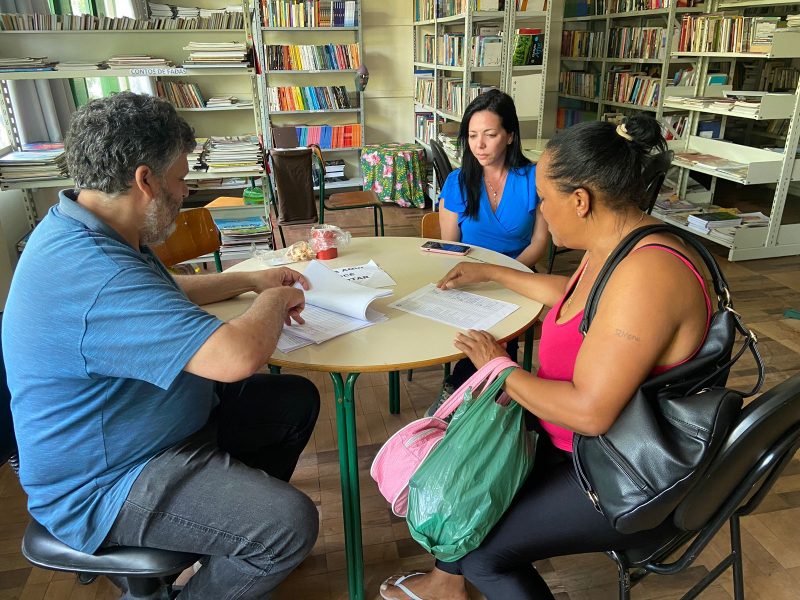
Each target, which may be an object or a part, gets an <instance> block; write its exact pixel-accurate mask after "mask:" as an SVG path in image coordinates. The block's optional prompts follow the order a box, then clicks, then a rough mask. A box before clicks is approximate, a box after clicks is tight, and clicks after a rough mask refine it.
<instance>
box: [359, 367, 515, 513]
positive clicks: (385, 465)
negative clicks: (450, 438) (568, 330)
mask: <svg viewBox="0 0 800 600" xmlns="http://www.w3.org/2000/svg"><path fill="white" fill-rule="evenodd" d="M515 366H517V363H515V362H514V361H513V360H511V359H510V358H509V357H507V356H502V357H499V358H495V359H493V360H491V361H489V362H488V363H486V364H485V365H484V366H483V367H481V368H480V369H479V370H478V371H477V372H476V373H475V374H474V375H473V376H472V377H470V378H469V379H467V381H465V382H464V385H462V386H461V387H460V388H458V389H457V390H456V391H455V392H453V394H452V395H451V396H450V397H449V398H448V399H447V400H445V401H444V402H443V403H442V405H441V406H440V407H439V408H438V410H437V411H436V412H435V413H434V415H433V416H432V417H425V418H422V419H417V420H416V421H412V422H411V423H409V424H408V425H406V426H405V427H403V428H402V429H400V430H399V431H398V432H397V433H395V434H394V435H393V436H392V437H390V438H389V439H388V440H386V443H385V444H384V445H383V446H382V447H381V449H380V450H379V451H378V454H377V455H376V456H375V460H374V461H372V467H370V470H369V474H370V475H371V476H372V478H373V479H374V480H375V482H376V483H377V484H378V489H379V490H380V492H381V494H382V495H383V497H384V498H386V500H388V501H389V504H391V505H392V512H393V513H394V514H395V515H397V516H398V517H405V516H406V513H407V512H408V482H409V481H410V480H411V477H412V475H414V472H415V471H416V470H417V468H418V467H419V465H420V464H422V461H424V460H425V458H426V457H427V456H428V455H429V454H430V453H431V451H432V450H433V449H434V448H435V447H436V444H438V443H439V442H440V441H441V439H442V438H443V437H444V432H445V430H446V429H447V425H448V423H447V421H445V419H446V418H447V417H448V416H449V415H451V414H452V413H453V412H455V410H456V409H457V408H458V407H459V405H460V404H461V401H462V400H463V399H464V394H465V393H466V391H467V389H472V390H473V392H474V391H475V390H477V389H478V388H479V387H486V386H488V385H489V384H491V383H492V381H494V379H495V378H496V377H497V376H498V375H499V374H500V373H502V372H503V370H505V369H507V368H508V367H515ZM507 401H508V397H507V396H506V395H505V393H503V395H502V396H501V398H500V399H499V400H498V402H500V403H501V404H503V403H505V402H507Z"/></svg>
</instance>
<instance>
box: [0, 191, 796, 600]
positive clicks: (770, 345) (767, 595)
mask: <svg viewBox="0 0 800 600" xmlns="http://www.w3.org/2000/svg"><path fill="white" fill-rule="evenodd" d="M385 214H386V220H387V235H409V236H416V235H418V231H419V229H418V228H419V219H420V215H421V211H418V210H408V209H399V208H396V207H386V208H385ZM329 216H330V217H331V218H330V221H331V222H334V223H344V222H346V223H347V224H348V229H350V230H351V231H352V232H353V233H354V234H356V235H371V233H370V232H371V227H372V225H371V213H370V212H369V211H346V212H344V213H333V214H331V215H329ZM301 235H303V231H302V230H299V229H293V230H291V231H287V237H288V238H289V241H290V242H291V241H293V240H295V239H297V238H298V237H300V236H301ZM710 248H711V249H712V250H713V251H716V252H718V253H719V252H720V248H719V247H716V246H710ZM578 257H579V254H578V253H577V252H570V253H567V254H563V255H560V256H559V257H558V259H557V269H556V270H557V271H559V272H568V271H569V269H570V268H572V267H574V266H575V263H576V261H577V259H578ZM722 264H723V269H724V271H725V273H726V274H727V275H728V277H729V279H730V283H731V288H732V289H733V290H734V298H735V300H736V307H737V309H738V310H739V311H740V312H741V313H742V314H743V315H744V317H745V319H746V321H747V323H748V324H749V325H750V326H751V327H752V328H753V329H754V330H755V331H756V332H757V333H758V336H759V340H760V345H761V351H762V353H763V355H764V359H765V362H766V365H767V382H766V386H767V387H769V386H772V385H774V384H776V383H778V382H780V381H782V380H783V379H785V378H786V377H788V376H789V375H792V374H794V373H797V372H800V321H797V320H791V319H784V318H783V317H782V313H783V311H784V310H785V309H787V308H796V309H800V269H799V268H798V266H800V259H798V258H797V257H793V258H780V259H771V260H762V261H751V262H746V263H735V264H731V263H727V261H724V260H723V261H722ZM752 374H753V369H752V366H751V365H749V364H743V365H741V366H739V367H737V369H736V370H735V372H734V373H733V376H732V379H731V383H732V384H734V385H736V384H739V383H741V384H742V385H746V384H747V383H748V382H750V381H751V380H752ZM306 375H307V376H308V377H310V378H311V379H312V380H313V381H314V382H315V383H316V384H317V386H318V387H319V389H320V390H321V391H322V397H323V408H322V413H321V415H320V419H319V422H318V424H317V428H316V430H315V433H314V437H313V440H312V442H311V444H310V445H309V447H308V448H307V450H306V452H305V453H304V455H303V456H302V458H301V460H300V464H299V466H298V469H297V471H296V473H295V477H294V479H293V483H294V484H295V485H297V487H299V488H300V489H302V490H303V491H304V492H306V493H307V494H308V495H309V496H310V497H311V498H312V499H313V500H314V501H315V502H316V503H317V505H318V506H319V511H320V519H321V533H320V537H319V541H318V542H317V545H316V546H315V548H314V550H313V552H312V554H311V556H309V558H308V559H307V560H306V561H305V562H304V563H303V565H302V566H301V567H300V568H299V569H298V570H297V571H296V572H295V573H293V574H292V575H291V576H290V578H289V579H288V580H287V581H286V582H285V583H284V585H283V586H282V587H281V589H280V590H279V592H278V593H277V595H276V598H278V599H279V600H305V599H308V600H328V599H331V600H333V599H336V600H339V599H344V598H347V589H346V574H345V561H344V536H343V532H342V513H341V509H342V505H341V496H340V492H339V473H338V454H337V450H336V422H335V411H334V406H333V390H332V385H331V382H330V379H329V378H328V377H327V376H326V375H323V374H318V373H306ZM401 383H402V388H401V413H400V414H399V415H391V414H389V411H388V392H387V379H386V376H385V375H383V374H364V375H362V376H361V377H360V378H359V380H358V384H357V388H356V389H357V417H356V422H357V423H356V424H357V430H358V440H359V462H360V479H361V491H362V499H361V506H362V511H363V526H364V558H365V562H366V589H367V597H368V598H377V597H378V593H377V590H378V586H379V584H380V582H381V581H382V580H383V579H384V578H386V577H387V576H389V575H391V574H392V573H398V572H401V571H409V570H415V569H427V568H429V567H430V566H431V563H432V561H431V559H430V557H428V556H427V555H426V554H425V553H424V552H423V551H422V550H421V549H420V547H419V546H417V544H416V543H415V542H414V541H413V540H411V539H410V537H409V534H408V530H407V528H406V525H405V522H404V521H403V520H400V519H397V518H396V517H393V516H392V515H391V512H390V511H389V509H388V506H387V504H386V502H385V501H384V500H383V499H382V498H381V497H380V496H379V495H378V492H377V489H376V487H375V484H374V483H373V482H372V480H371V479H370V477H369V473H368V469H369V465H370V463H371V461H372V458H373V456H374V455H375V452H376V451H377V449H378V448H379V447H380V444H381V443H382V442H383V441H385V440H386V439H387V437H388V436H389V435H390V434H391V433H392V432H394V431H396V430H397V429H398V428H399V427H401V426H402V425H404V424H405V423H407V422H409V421H410V420H412V419H414V418H416V417H418V416H420V415H421V414H422V412H423V411H424V410H425V409H426V408H427V406H428V405H429V404H430V402H431V401H432V400H433V399H434V398H435V396H436V395H437V394H438V392H439V386H440V384H441V370H440V369H438V368H431V369H424V370H417V371H415V372H414V376H413V381H410V382H409V381H407V380H406V378H405V377H402V378H401ZM0 503H1V504H2V510H0V600H3V599H6V598H14V599H17V598H19V599H25V600H40V599H45V598H46V599H49V600H67V599H71V600H77V599H80V600H90V599H94V600H109V599H112V598H117V597H118V594H117V593H116V591H115V590H114V589H113V587H112V586H110V585H109V584H108V583H107V582H105V581H102V580H101V581H98V582H97V583H95V584H93V585H91V586H88V587H83V586H78V585H77V584H76V583H75V579H74V577H73V576H71V575H68V574H53V573H50V572H45V571H41V570H39V569H35V568H31V567H30V566H29V565H28V564H27V563H26V562H25V560H24V559H23V558H22V557H21V556H20V554H19V551H18V548H19V540H20V537H21V535H22V531H23V529H24V525H25V523H26V520H27V516H26V513H25V508H24V496H23V494H22V492H21V490H20V489H19V484H18V482H17V481H16V478H15V477H14V476H13V474H12V473H11V472H10V471H9V469H8V467H3V468H2V470H0ZM726 539H727V538H726V534H725V533H724V532H723V533H721V534H720V535H719V536H718V537H717V538H716V539H715V540H714V542H713V543H712V544H711V545H710V546H709V547H708V548H707V549H706V551H705V552H704V553H703V554H702V555H701V556H700V558H699V560H698V561H697V563H696V565H695V566H693V567H692V568H691V569H689V571H687V572H686V573H684V574H682V575H679V576H673V577H661V576H651V577H650V578H648V579H646V580H645V581H644V582H643V583H642V584H641V585H640V586H638V587H637V588H635V589H634V592H633V597H634V598H635V599H639V600H645V599H648V600H655V599H667V598H677V597H679V596H680V594H682V593H683V592H684V591H685V590H687V589H688V588H689V587H691V585H692V583H693V582H694V581H696V580H697V579H699V578H700V577H702V575H703V574H704V573H705V572H706V568H707V566H712V565H713V564H715V561H716V560H717V559H718V558H719V557H720V556H722V555H723V552H724V551H725V543H726ZM798 539H800V461H798V459H797V458H796V459H795V460H794V461H793V462H792V463H791V464H790V466H789V468H788V469H787V471H786V472H785V473H784V475H783V476H782V477H781V479H780V480H779V481H778V483H777V485H776V486H775V489H774V490H773V493H772V494H771V495H770V496H769V497H768V498H767V500H766V501H765V502H764V503H763V505H762V507H761V510H760V512H759V514H757V515H754V516H752V517H748V518H746V519H745V520H744V521H743V543H744V557H745V558H744V559H745V582H746V586H747V598H748V599H749V600H756V599H763V600H791V599H794V598H798V597H800V592H798V590H799V589H800V544H798V542H797V540H798ZM537 566H538V568H539V569H540V571H541V572H543V573H544V574H545V577H546V578H547V580H548V582H549V583H550V585H551V587H552V589H553V591H554V592H555V594H556V597H557V598H558V599H559V600H601V599H606V598H614V597H615V595H616V570H615V568H614V566H613V563H611V561H610V560H609V559H608V558H606V557H605V556H604V555H599V554H598V555H585V556H568V557H561V558H555V559H551V560H548V561H543V562H542V563H539V564H538V565H537ZM702 597H703V598H705V599H707V600H729V599H730V598H732V586H731V581H730V577H729V576H724V577H723V578H722V579H721V580H720V582H719V583H717V584H715V585H714V586H712V587H711V588H710V589H709V590H708V591H707V592H706V593H705V595H704V596H702ZM473 598H474V599H477V598H480V595H479V594H477V593H473Z"/></svg>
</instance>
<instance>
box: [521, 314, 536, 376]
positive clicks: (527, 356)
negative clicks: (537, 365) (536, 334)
mask: <svg viewBox="0 0 800 600" xmlns="http://www.w3.org/2000/svg"><path fill="white" fill-rule="evenodd" d="M535 327H536V325H535V324H534V325H531V326H530V327H528V330H527V331H526V332H525V350H524V351H523V352H522V368H523V369H525V370H526V371H527V372H528V373H530V372H531V369H532V368H533V330H534V328H535Z"/></svg>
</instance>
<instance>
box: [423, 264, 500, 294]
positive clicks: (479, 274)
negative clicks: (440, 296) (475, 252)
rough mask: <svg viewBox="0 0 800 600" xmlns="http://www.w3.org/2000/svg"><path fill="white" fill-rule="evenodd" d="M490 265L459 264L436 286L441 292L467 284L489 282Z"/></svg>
mask: <svg viewBox="0 0 800 600" xmlns="http://www.w3.org/2000/svg"><path fill="white" fill-rule="evenodd" d="M490 269H491V265H479V264H477V263H471V262H466V261H465V262H460V263H458V264H457V265H456V266H455V267H453V268H452V269H450V271H449V272H448V273H447V275H445V276H444V277H442V278H441V279H440V280H439V283H437V284H436V287H438V288H439V289H441V290H451V289H453V288H457V287H461V286H464V285H467V284H469V283H483V282H484V281H489V274H490Z"/></svg>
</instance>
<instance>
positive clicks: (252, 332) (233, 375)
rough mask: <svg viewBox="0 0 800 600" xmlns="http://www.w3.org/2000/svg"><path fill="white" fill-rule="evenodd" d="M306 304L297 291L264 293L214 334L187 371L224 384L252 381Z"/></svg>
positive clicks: (278, 289) (280, 289) (276, 289)
mask: <svg viewBox="0 0 800 600" xmlns="http://www.w3.org/2000/svg"><path fill="white" fill-rule="evenodd" d="M190 277H191V276H190ZM200 278H202V277H200ZM304 304H305V299H304V296H303V292H302V291H301V290H298V289H296V288H294V287H290V286H280V287H274V288H271V289H268V290H265V291H263V292H261V293H260V294H259V295H258V296H257V297H256V299H255V300H254V302H253V304H252V305H251V306H250V308H249V309H248V310H247V311H246V312H245V313H244V314H243V315H241V316H239V317H237V318H235V319H231V320H230V321H228V322H227V323H225V324H224V325H222V326H221V327H219V328H218V329H217V330H216V331H215V332H214V333H212V334H211V336H210V337H209V338H208V339H207V340H206V342H205V343H204V344H203V345H202V346H201V347H200V349H199V350H198V351H197V352H196V353H195V355H194V356H193V357H192V358H191V359H190V360H189V362H188V363H187V364H186V367H185V370H186V371H188V372H189V373H193V374H195V375H199V376H201V377H205V378H206V379H213V380H215V381H223V382H233V381H240V380H242V379H245V378H247V377H249V376H250V375H252V374H253V373H255V372H256V371H257V370H258V369H260V368H261V367H262V366H264V365H265V364H266V363H267V361H268V360H269V357H270V356H271V355H272V353H273V352H274V351H275V348H276V346H277V344H278V338H279V337H280V335H281V329H282V328H283V324H284V323H289V321H290V319H291V318H293V317H296V316H298V315H299V313H300V312H301V311H302V310H303V308H304Z"/></svg>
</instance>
